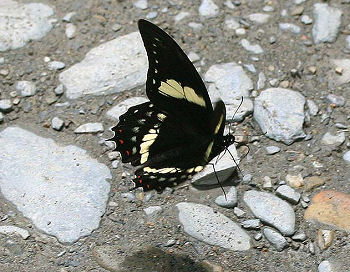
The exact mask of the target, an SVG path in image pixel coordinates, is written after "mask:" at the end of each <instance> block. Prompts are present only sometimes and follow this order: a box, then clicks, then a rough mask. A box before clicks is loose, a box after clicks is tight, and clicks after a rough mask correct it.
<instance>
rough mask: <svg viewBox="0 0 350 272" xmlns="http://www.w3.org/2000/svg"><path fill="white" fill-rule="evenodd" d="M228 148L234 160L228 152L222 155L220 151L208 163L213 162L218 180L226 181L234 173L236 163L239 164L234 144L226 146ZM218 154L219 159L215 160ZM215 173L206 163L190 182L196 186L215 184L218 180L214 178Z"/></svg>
mask: <svg viewBox="0 0 350 272" xmlns="http://www.w3.org/2000/svg"><path fill="white" fill-rule="evenodd" d="M228 150H229V151H230V153H231V154H232V156H233V157H234V159H235V161H236V162H234V161H233V160H232V157H231V155H230V153H229V152H226V153H225V154H224V155H222V154H223V153H221V154H219V155H217V156H216V157H214V158H213V159H212V160H211V161H210V163H212V164H215V171H216V175H217V177H218V179H219V181H220V182H224V181H226V180H227V179H228V178H230V177H231V176H232V175H233V174H234V172H235V170H236V168H237V165H236V163H237V164H239V161H240V159H239V157H238V154H237V150H236V147H235V145H234V144H233V145H230V146H229V147H228ZM223 152H224V151H223ZM218 156H220V160H217V159H218ZM216 175H215V173H214V169H213V166H212V165H210V164H207V165H206V166H205V167H204V169H203V170H202V171H201V172H199V173H197V174H195V175H194V176H193V178H192V181H191V184H192V185H194V186H197V187H206V186H210V185H217V184H218V180H217V179H216Z"/></svg>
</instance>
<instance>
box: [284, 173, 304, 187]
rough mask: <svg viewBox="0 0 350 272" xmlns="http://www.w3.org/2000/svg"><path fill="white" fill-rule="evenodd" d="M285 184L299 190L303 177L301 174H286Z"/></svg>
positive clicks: (302, 183)
mask: <svg viewBox="0 0 350 272" xmlns="http://www.w3.org/2000/svg"><path fill="white" fill-rule="evenodd" d="M286 182H287V183H288V184H289V186H290V187H292V188H300V187H302V186H303V185H304V179H303V176H302V175H301V174H298V175H296V176H295V175H290V174H287V176H286Z"/></svg>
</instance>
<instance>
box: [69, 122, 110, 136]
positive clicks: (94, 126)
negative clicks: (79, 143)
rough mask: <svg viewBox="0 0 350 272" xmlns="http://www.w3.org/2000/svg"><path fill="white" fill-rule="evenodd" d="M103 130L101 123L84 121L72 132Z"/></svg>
mask: <svg viewBox="0 0 350 272" xmlns="http://www.w3.org/2000/svg"><path fill="white" fill-rule="evenodd" d="M97 132H103V125H102V124H101V123H86V124H83V125H81V126H79V127H77V128H76V129H75V130H74V133H77V134H80V133H97Z"/></svg>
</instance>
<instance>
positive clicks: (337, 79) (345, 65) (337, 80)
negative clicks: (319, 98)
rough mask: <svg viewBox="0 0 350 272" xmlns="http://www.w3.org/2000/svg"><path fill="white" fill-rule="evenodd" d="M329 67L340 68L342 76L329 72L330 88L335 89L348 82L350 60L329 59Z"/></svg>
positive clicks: (349, 78)
mask: <svg viewBox="0 0 350 272" xmlns="http://www.w3.org/2000/svg"><path fill="white" fill-rule="evenodd" d="M330 63H331V65H332V66H333V67H334V69H337V68H341V69H342V74H341V75H340V74H337V73H335V72H334V71H330V78H331V80H332V83H330V87H331V88H333V87H337V86H340V85H343V84H346V83H349V82H350V59H331V60H330Z"/></svg>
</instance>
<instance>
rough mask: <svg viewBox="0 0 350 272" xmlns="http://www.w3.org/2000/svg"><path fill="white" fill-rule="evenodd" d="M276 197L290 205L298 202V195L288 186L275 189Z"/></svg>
mask: <svg viewBox="0 0 350 272" xmlns="http://www.w3.org/2000/svg"><path fill="white" fill-rule="evenodd" d="M276 195H278V196H279V197H281V198H283V199H285V200H287V201H289V202H290V203H292V204H297V203H298V202H299V200H300V196H301V195H300V193H298V192H297V191H295V190H294V189H293V188H291V187H289V186H288V185H282V186H280V187H278V188H277V190H276Z"/></svg>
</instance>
